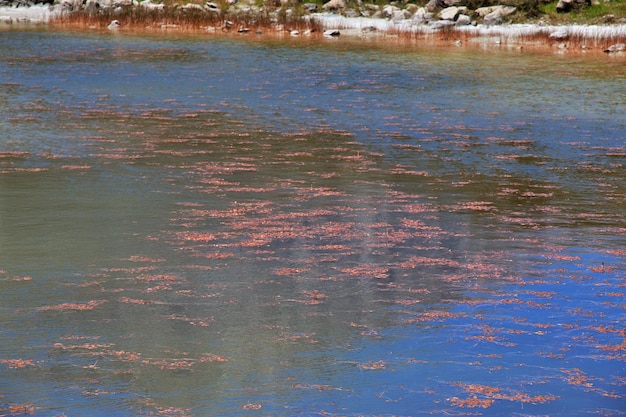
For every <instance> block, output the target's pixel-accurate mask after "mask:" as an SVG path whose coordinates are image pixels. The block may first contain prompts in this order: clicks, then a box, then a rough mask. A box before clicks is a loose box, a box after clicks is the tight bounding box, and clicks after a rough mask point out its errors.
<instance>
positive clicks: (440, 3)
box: [424, 0, 448, 12]
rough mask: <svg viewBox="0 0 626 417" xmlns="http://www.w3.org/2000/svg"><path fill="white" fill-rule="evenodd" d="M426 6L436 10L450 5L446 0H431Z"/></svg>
mask: <svg viewBox="0 0 626 417" xmlns="http://www.w3.org/2000/svg"><path fill="white" fill-rule="evenodd" d="M424 7H425V8H426V10H428V11H429V12H436V11H437V10H441V9H444V8H446V7H448V5H447V4H446V3H445V2H444V0H429V2H428V3H426V5H425V6H424Z"/></svg>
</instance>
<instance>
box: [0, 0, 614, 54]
mask: <svg viewBox="0 0 626 417" xmlns="http://www.w3.org/2000/svg"><path fill="white" fill-rule="evenodd" d="M112 17H115V14H113V15H106V16H102V15H101V16H86V15H85V14H83V13H81V12H73V13H67V12H66V11H64V10H63V9H62V8H61V7H56V6H50V5H42V4H37V5H33V6H30V7H13V6H1V7H0V30H3V28H2V27H3V26H4V28H11V27H32V26H45V27H51V28H64V29H70V30H94V29H104V30H115V31H121V32H122V33H123V32H132V33H138V32H151V33H154V32H155V31H160V32H164V31H171V32H175V31H177V32H181V33H182V32H185V33H194V34H202V33H207V34H211V33H216V34H218V33H224V34H226V33H237V34H248V33H249V32H251V33H252V34H257V35H262V36H264V37H287V36H288V37H307V36H308V37H311V36H321V35H324V36H328V37H339V36H340V35H341V36H343V37H348V38H351V39H374V38H375V39H382V40H395V41H398V40H406V41H420V42H425V43H427V44H429V45H432V46H446V45H448V46H456V47H462V46H470V45H472V46H478V47H481V48H486V47H490V48H498V47H500V48H507V49H520V50H521V49H530V50H554V51H558V52H560V53H564V52H576V53H581V52H582V53H587V52H591V51H595V52H597V51H601V52H603V53H607V54H610V55H612V56H626V45H625V44H626V24H607V25H583V24H566V25H544V24H535V23H509V24H499V25H486V24H473V25H464V26H458V25H443V26H434V25H423V24H421V25H418V24H415V23H414V22H413V21H412V20H411V19H395V20H394V19H385V18H372V17H345V16H343V15H340V14H334V13H328V12H326V13H313V14H310V15H306V16H304V17H301V18H300V19H298V20H292V21H291V22H290V23H288V24H278V23H275V22H271V21H269V20H268V21H264V22H261V24H260V25H259V26H257V27H256V28H254V30H253V29H251V28H247V27H245V28H244V26H245V25H244V26H242V24H241V23H240V22H239V23H237V22H235V23H233V22H229V21H226V20H223V21H221V22H220V23H219V24H215V21H212V22H211V23H213V24H208V25H206V24H205V25H202V24H199V23H198V22H199V20H197V19H195V20H194V21H191V20H190V21H185V19H184V17H183V18H182V19H181V18H180V17H178V19H176V23H169V22H170V21H171V20H172V19H171V18H170V17H169V16H168V15H167V14H162V15H160V16H159V19H156V20H153V21H151V22H145V21H142V20H141V19H139V20H135V21H132V22H125V21H124V18H123V16H122V17H120V18H119V19H120V20H119V22H118V23H117V24H116V25H115V26H113V27H112V25H111V23H112V22H113V21H115V22H117V20H114V19H113V20H112ZM205 23H206V22H205ZM107 26H108V27H107Z"/></svg>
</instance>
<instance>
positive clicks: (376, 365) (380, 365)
mask: <svg viewBox="0 0 626 417" xmlns="http://www.w3.org/2000/svg"><path fill="white" fill-rule="evenodd" d="M359 367H360V368H361V369H367V370H380V369H387V362H385V361H382V360H381V361H376V362H365V363H361V364H359Z"/></svg>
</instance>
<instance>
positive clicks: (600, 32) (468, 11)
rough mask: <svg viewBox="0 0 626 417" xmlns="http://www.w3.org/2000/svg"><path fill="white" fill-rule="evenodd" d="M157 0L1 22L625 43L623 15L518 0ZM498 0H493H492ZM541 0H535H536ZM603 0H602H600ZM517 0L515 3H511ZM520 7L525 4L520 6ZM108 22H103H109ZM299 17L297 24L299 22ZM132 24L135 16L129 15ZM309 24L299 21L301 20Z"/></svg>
mask: <svg viewBox="0 0 626 417" xmlns="http://www.w3.org/2000/svg"><path fill="white" fill-rule="evenodd" d="M197 1H198V0H189V2H182V3H160V2H157V0H143V1H138V0H45V1H44V2H41V3H35V2H33V1H32V0H0V25H1V24H5V25H6V24H20V23H22V24H46V23H50V22H56V21H61V20H66V21H71V20H72V17H73V16H74V17H75V16H83V17H90V18H97V17H98V16H100V17H101V18H106V19H108V20H107V23H108V28H109V29H120V28H123V27H124V25H125V22H124V20H125V19H124V18H125V17H128V16H129V15H130V14H132V13H134V12H141V13H144V14H145V15H150V16H152V17H154V16H161V17H162V22H163V23H162V26H163V27H168V28H172V27H176V24H171V23H168V17H171V16H174V15H175V16H177V20H176V21H177V22H180V21H183V22H184V20H185V19H186V18H188V19H193V20H194V21H195V22H202V21H203V19H206V22H207V25H206V29H208V30H223V31H231V30H232V31H237V32H240V33H247V32H250V31H252V29H251V27H254V26H256V28H255V29H254V32H255V33H261V32H262V31H264V30H266V31H270V30H271V31H274V32H276V31H279V32H286V33H288V34H289V35H290V36H300V35H305V34H310V33H311V29H310V28H318V29H320V28H321V29H322V32H323V34H324V35H326V36H332V37H337V36H339V35H342V34H352V35H354V34H357V35H360V36H366V35H371V34H384V35H401V34H408V35H410V36H415V37H418V36H422V37H424V36H439V37H441V36H445V37H446V38H454V42H456V43H458V44H461V43H462V42H463V41H467V40H469V39H471V40H479V41H482V42H485V41H488V42H493V43H507V44H509V43H519V42H529V41H531V40H532V41H533V42H544V43H545V42H547V43H551V44H556V45H557V46H558V47H560V48H564V49H566V48H568V47H570V46H572V45H575V46H576V47H581V48H583V49H584V48H598V47H600V48H602V49H603V50H604V51H605V52H607V53H624V51H626V45H625V44H626V19H624V18H621V19H616V18H615V16H610V15H609V16H605V18H604V24H597V25H580V24H571V25H549V24H547V23H545V22H543V21H541V20H539V21H535V22H534V23H514V22H513V20H514V19H515V21H519V20H520V14H521V11H520V10H519V5H520V4H521V5H524V4H525V3H522V2H520V0H501V3H497V4H491V5H488V6H481V7H473V6H472V5H477V4H485V3H484V2H483V3H480V2H476V1H474V0H429V1H428V2H427V3H425V4H423V5H418V4H415V3H399V2H391V3H389V4H383V5H380V4H373V3H366V2H364V1H362V0H355V1H354V0H350V1H352V2H351V3H347V0H330V1H327V2H326V3H323V4H318V3H301V2H300V1H299V0H271V1H270V2H269V3H268V0H265V1H263V0H215V1H208V2H204V3H198V2H197ZM495 1H497V0H495ZM539 1H541V0H539ZM596 1H605V0H559V3H558V4H557V11H559V10H560V11H563V12H567V11H569V10H570V9H571V8H573V7H584V6H585V5H588V4H592V2H596ZM607 1H608V0H607ZM516 4H517V6H516ZM526 12H527V11H526ZM109 22H110V23H109ZM298 23H300V25H298ZM134 24H137V20H136V19H134ZM307 27H308V28H309V29H308V30H307V29H302V28H307Z"/></svg>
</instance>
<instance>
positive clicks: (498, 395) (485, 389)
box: [448, 382, 559, 408]
mask: <svg viewBox="0 0 626 417" xmlns="http://www.w3.org/2000/svg"><path fill="white" fill-rule="evenodd" d="M454 385H456V386H459V387H462V388H463V391H465V392H467V393H469V394H470V396H469V397H468V398H466V399H462V398H459V397H452V398H448V401H449V402H450V404H451V405H453V406H455V407H465V408H477V407H481V408H488V407H491V406H492V405H493V404H494V403H495V400H507V401H516V402H520V403H524V404H544V403H546V402H548V401H554V400H556V399H557V398H559V397H558V396H555V395H528V394H525V393H521V392H509V393H506V392H503V390H502V389H500V388H499V387H492V386H489V385H480V384H465V383H462V382H457V383H455V384H454ZM479 396H480V397H479ZM481 397H482V398H481Z"/></svg>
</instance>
